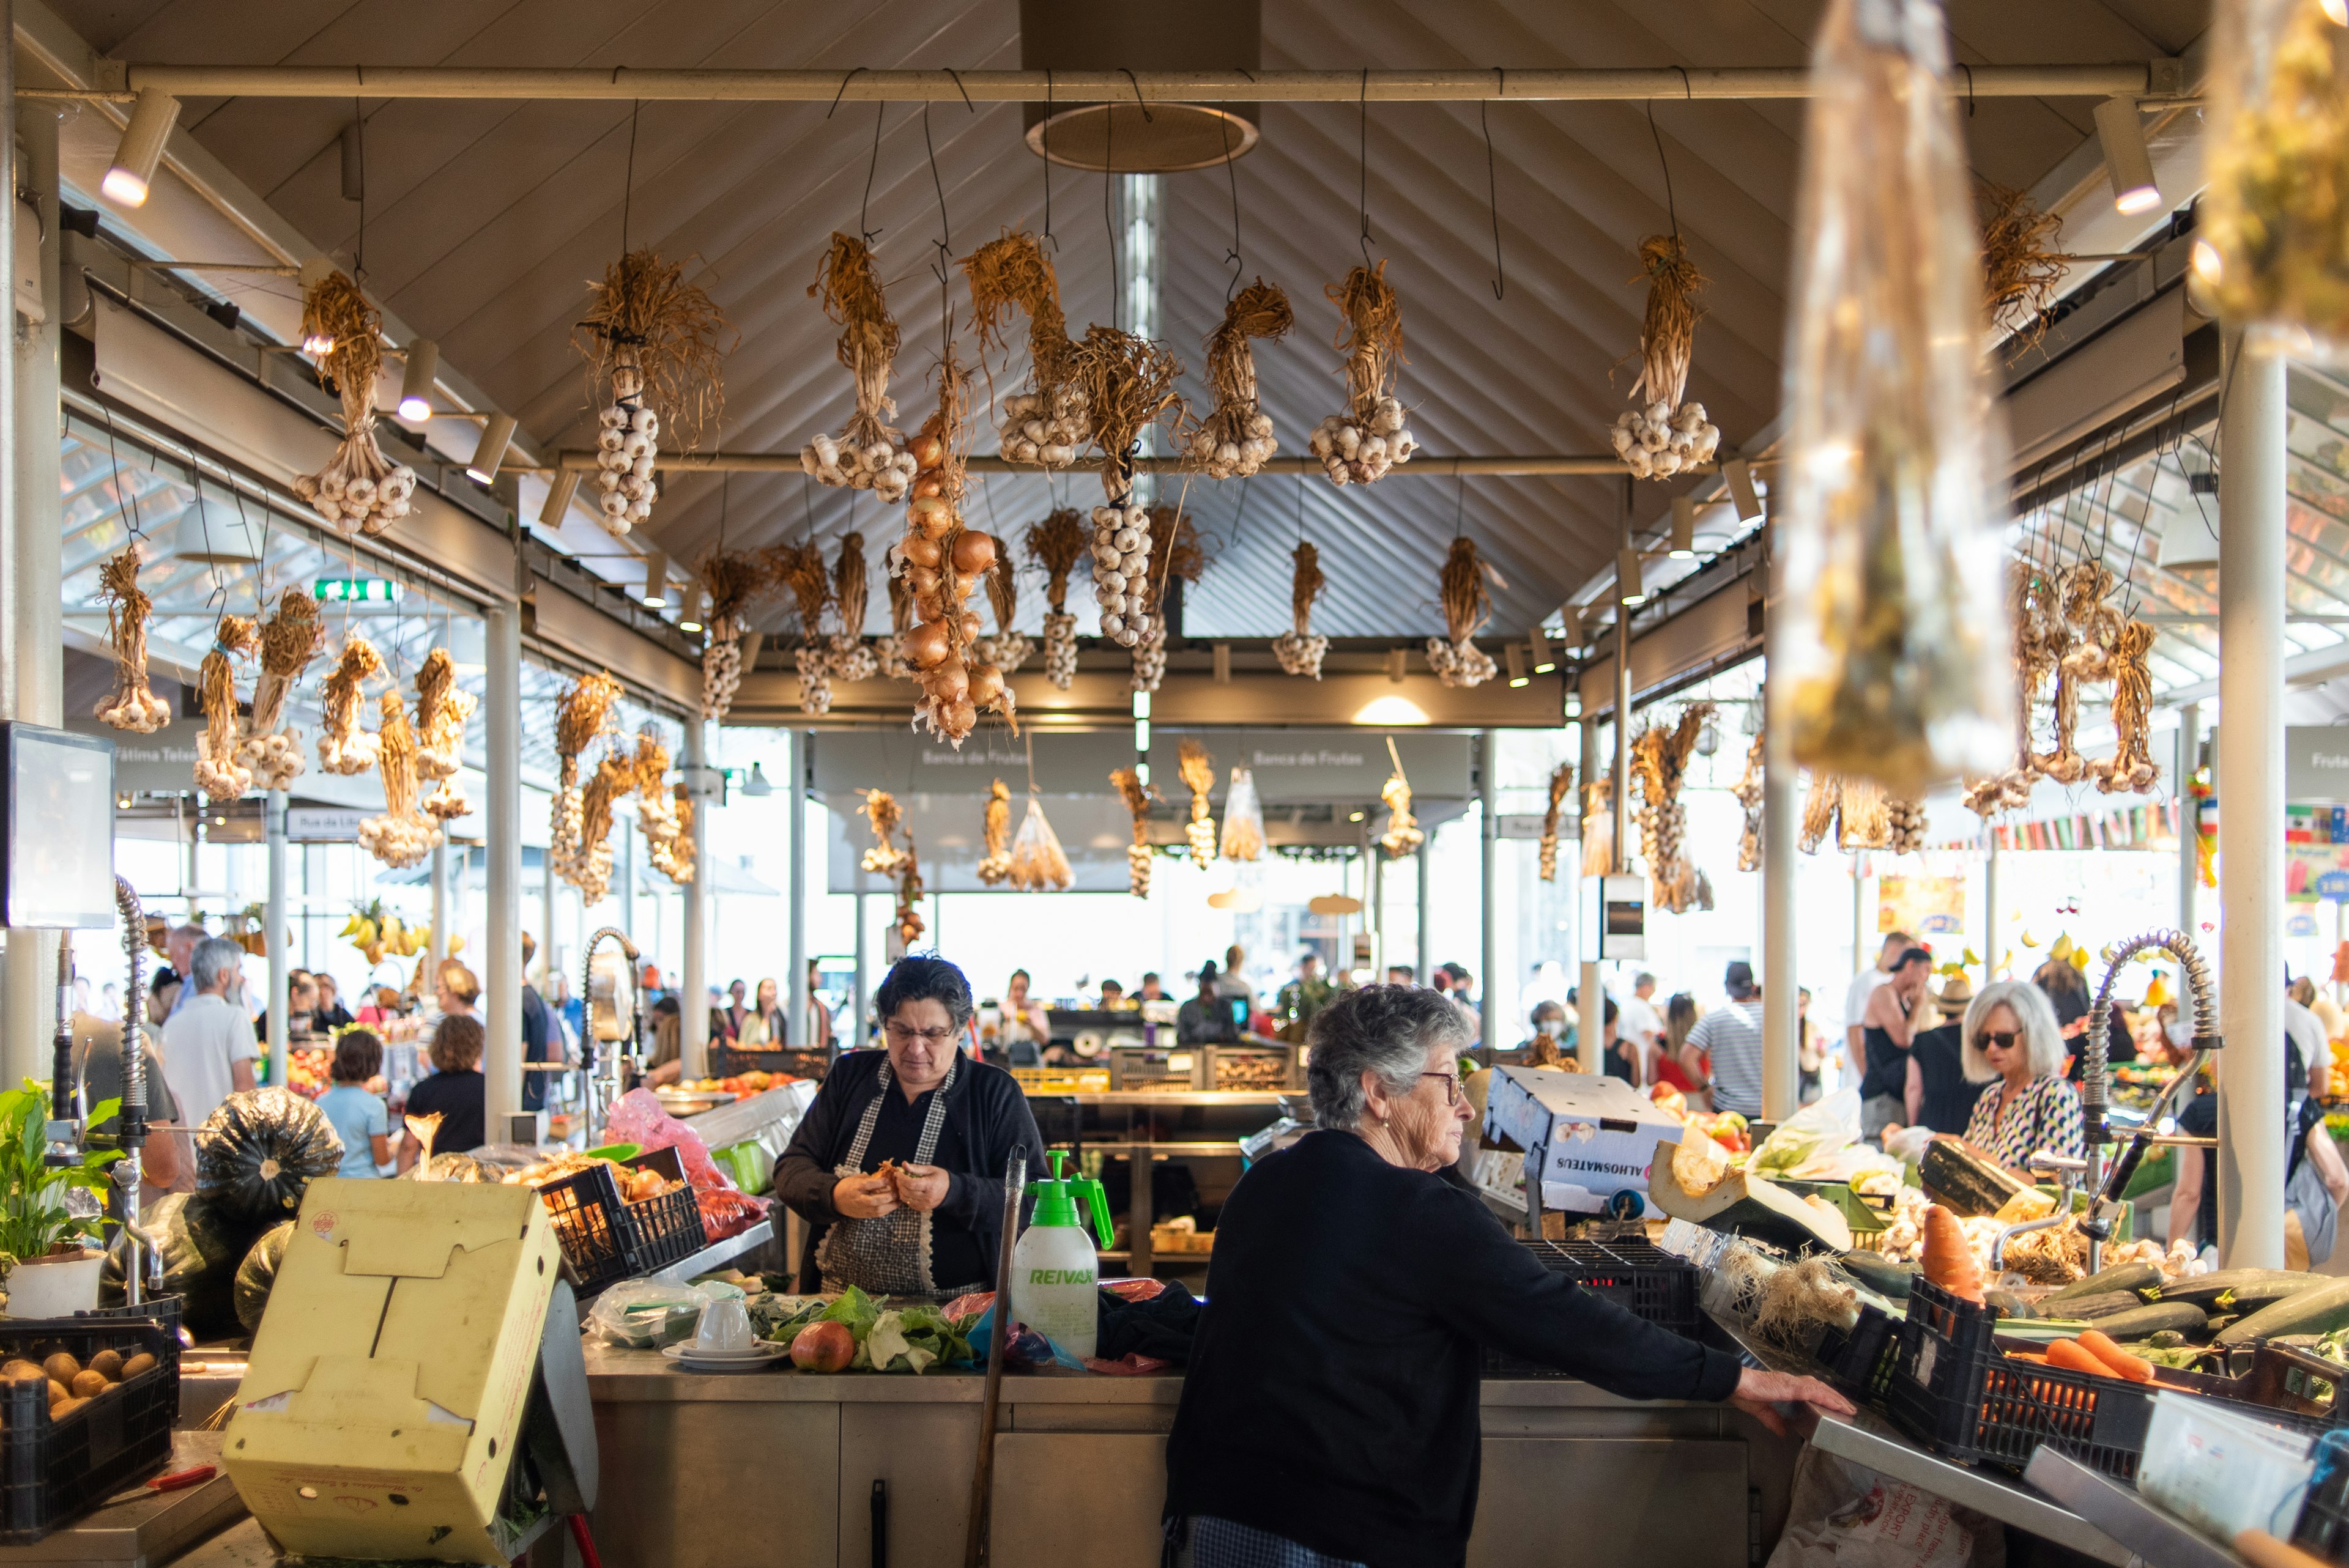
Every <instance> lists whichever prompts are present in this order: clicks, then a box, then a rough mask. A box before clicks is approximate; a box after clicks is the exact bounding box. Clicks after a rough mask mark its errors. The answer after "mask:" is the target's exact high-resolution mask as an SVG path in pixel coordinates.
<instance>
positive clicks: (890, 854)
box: [857, 789, 911, 876]
mask: <svg viewBox="0 0 2349 1568" xmlns="http://www.w3.org/2000/svg"><path fill="white" fill-rule="evenodd" d="M857 793H859V794H861V795H863V796H864V808H863V810H864V820H866V821H868V822H870V823H872V824H873V847H872V848H871V849H869V850H867V851H864V859H863V860H862V861H859V862H858V863H859V864H861V865H863V866H864V869H865V870H866V871H868V872H873V873H874V874H875V875H876V876H891V875H894V874H895V872H896V870H897V864H898V862H899V861H902V860H904V859H905V851H903V850H900V849H898V848H897V847H896V846H895V845H894V844H892V843H891V842H890V837H891V835H893V834H895V832H896V830H897V825H898V824H899V823H901V822H903V821H904V820H905V808H904V807H902V806H900V805H898V804H897V798H896V797H895V796H894V795H892V794H890V793H889V792H888V791H887V790H886V789H860V790H858V791H857ZM907 842H909V843H910V842H911V840H910V839H908V840H907Z"/></svg>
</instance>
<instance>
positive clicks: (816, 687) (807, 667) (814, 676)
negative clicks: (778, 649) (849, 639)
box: [792, 645, 832, 713]
mask: <svg viewBox="0 0 2349 1568" xmlns="http://www.w3.org/2000/svg"><path fill="white" fill-rule="evenodd" d="M792 662H793V663H794V664H796V665H798V666H799V672H800V711H801V712H802V713H830V712H831V711H832V658H831V655H829V654H828V653H827V652H826V651H825V650H824V649H822V648H816V647H808V646H804V645H803V646H801V647H798V648H794V649H793V650H792Z"/></svg>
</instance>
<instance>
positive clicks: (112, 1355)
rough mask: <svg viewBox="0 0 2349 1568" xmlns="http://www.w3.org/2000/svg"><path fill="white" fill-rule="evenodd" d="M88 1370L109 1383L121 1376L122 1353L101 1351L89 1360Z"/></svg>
mask: <svg viewBox="0 0 2349 1568" xmlns="http://www.w3.org/2000/svg"><path fill="white" fill-rule="evenodd" d="M89 1369H90V1370H91V1371H93V1372H95V1373H97V1374H98V1376H99V1377H103V1378H105V1379H106V1380H107V1381H108V1382H109V1383H111V1382H114V1381H116V1380H117V1379H119V1377H121V1376H122V1352H121V1351H119V1350H101V1351H99V1352H98V1354H97V1355H95V1356H93V1357H90V1358H89Z"/></svg>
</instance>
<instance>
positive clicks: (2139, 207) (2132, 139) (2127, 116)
mask: <svg viewBox="0 0 2349 1568" xmlns="http://www.w3.org/2000/svg"><path fill="white" fill-rule="evenodd" d="M2095 119H2096V140H2097V142H2098V143H2099V144H2101V145H2102V146H2103V148H2104V150H2105V172H2106V173H2107V174H2109V175H2110V176H2111V177H2112V181H2113V205H2114V207H2115V208H2116V209H2118V210H2119V211H2122V212H2124V213H2127V214H2128V215H2130V216H2132V217H2134V216H2135V215H2136V214H2137V213H2139V212H2150V211H2153V210H2154V209H2155V208H2156V207H2158V206H2160V205H2161V188H2160V187H2159V186H2158V185H2157V184H2156V183H2155V182H2154V178H2153V155H2152V154H2151V153H2149V152H2147V150H2146V147H2145V127H2144V124H2143V123H2142V122H2141V121H2139V120H2138V119H2137V99H2135V98H2127V97H2122V98H2106V100H2105V101H2104V102H2102V103H2100V104H2098V105H2097V106H2096V113H2095Z"/></svg>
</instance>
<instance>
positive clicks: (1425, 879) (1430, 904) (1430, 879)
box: [1411, 828, 1435, 985]
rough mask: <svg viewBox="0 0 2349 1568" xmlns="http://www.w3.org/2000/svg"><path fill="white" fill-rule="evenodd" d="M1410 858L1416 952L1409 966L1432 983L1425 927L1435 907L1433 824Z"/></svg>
mask: <svg viewBox="0 0 2349 1568" xmlns="http://www.w3.org/2000/svg"><path fill="white" fill-rule="evenodd" d="M1411 858H1412V861H1413V866H1412V870H1413V874H1414V875H1415V876H1416V877H1417V878H1418V880H1419V914H1418V923H1417V925H1416V926H1415V927H1414V929H1413V941H1414V942H1415V943H1416V944H1418V951H1419V956H1418V958H1417V959H1416V960H1415V961H1414V963H1413V968H1414V969H1416V970H1417V971H1418V972H1419V983H1420V984H1421V985H1433V984H1434V983H1435V943H1434V941H1433V939H1432V938H1431V937H1430V936H1429V935H1428V927H1429V925H1430V924H1432V923H1433V918H1434V917H1433V910H1434V907H1435V830H1434V829H1433V828H1430V829H1428V830H1427V836H1426V837H1425V838H1423V839H1422V840H1420V841H1419V848H1417V849H1415V850H1413V851H1412V852H1411Z"/></svg>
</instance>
